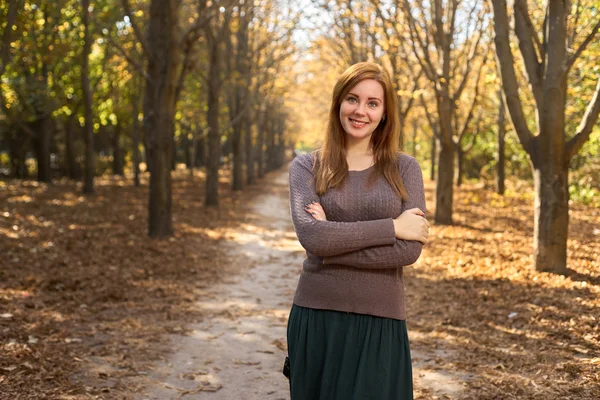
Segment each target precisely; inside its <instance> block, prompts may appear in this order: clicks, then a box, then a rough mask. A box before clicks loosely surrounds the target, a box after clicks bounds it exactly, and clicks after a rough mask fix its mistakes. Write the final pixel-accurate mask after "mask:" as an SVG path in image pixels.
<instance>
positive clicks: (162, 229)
mask: <svg viewBox="0 0 600 400" xmlns="http://www.w3.org/2000/svg"><path fill="white" fill-rule="evenodd" d="M122 3H123V6H124V8H125V11H126V14H127V16H128V18H129V21H130V23H131V26H132V28H133V30H134V32H135V34H136V36H137V39H138V41H139V42H140V44H141V46H142V49H143V53H144V56H145V58H146V70H145V73H144V77H145V86H146V87H145V91H144V105H143V108H144V133H145V136H146V140H147V146H146V154H147V158H148V161H149V167H150V168H149V169H150V190H149V198H148V234H149V236H150V237H167V236H171V235H172V234H173V221H172V211H171V204H172V194H171V186H172V183H171V157H173V150H172V144H173V140H172V133H173V130H172V125H173V118H174V114H175V110H174V107H175V92H176V85H177V71H178V62H179V59H178V47H179V46H178V43H177V36H176V35H177V27H178V19H177V18H178V9H179V5H180V1H179V0H152V2H151V3H150V10H149V15H150V18H149V20H148V28H147V35H146V37H143V36H142V34H141V32H140V28H139V27H138V25H137V23H136V21H135V19H134V18H133V16H132V13H131V10H130V9H129V3H128V1H127V0H123V1H122Z"/></svg>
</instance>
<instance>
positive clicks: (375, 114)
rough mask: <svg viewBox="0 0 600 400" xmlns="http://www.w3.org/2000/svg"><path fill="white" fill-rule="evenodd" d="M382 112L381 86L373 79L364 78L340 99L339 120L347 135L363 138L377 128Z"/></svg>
mask: <svg viewBox="0 0 600 400" xmlns="http://www.w3.org/2000/svg"><path fill="white" fill-rule="evenodd" d="M384 112H385V104H384V93H383V86H381V84H380V83H379V82H377V81H376V80H375V79H365V80H363V81H361V82H359V83H358V84H357V85H356V86H354V87H353V88H352V89H350V91H349V92H348V94H347V95H346V97H345V98H343V99H342V104H341V106H340V122H341V123H342V128H344V131H345V132H346V134H347V135H349V136H352V137H354V138H356V139H364V138H366V137H370V136H371V134H372V133H373V131H374V130H375V128H377V126H378V125H379V122H381V118H382V117H383V114H384Z"/></svg>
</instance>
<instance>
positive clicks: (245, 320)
mask: <svg viewBox="0 0 600 400" xmlns="http://www.w3.org/2000/svg"><path fill="white" fill-rule="evenodd" d="M264 185H265V189H266V188H268V190H265V192H264V193H263V194H261V195H260V196H257V197H256V198H255V199H254V200H253V201H252V204H250V205H249V206H250V209H251V210H252V212H254V213H255V214H256V216H258V218H254V220H255V221H259V223H257V224H254V225H252V224H247V225H244V224H242V225H240V227H239V228H238V229H239V231H238V232H232V234H231V237H230V238H229V240H228V241H226V243H225V244H224V245H225V246H228V247H229V248H228V249H227V250H228V251H229V252H230V253H231V254H233V256H234V257H233V259H234V260H239V262H243V263H244V265H248V266H250V267H248V268H240V271H241V272H240V273H239V274H238V275H236V276H232V277H230V278H228V279H227V280H225V281H223V282H221V283H219V284H217V285H214V286H212V287H209V288H206V289H204V290H203V293H202V296H201V297H202V300H201V301H199V302H198V303H197V306H198V307H199V308H200V309H201V310H202V313H203V314H204V315H205V316H206V317H205V318H204V320H203V322H201V323H198V324H193V325H190V326H188V328H189V331H188V333H187V334H186V335H173V337H172V339H171V348H172V352H171V354H170V355H168V356H167V361H166V362H163V363H162V365H157V366H156V368H155V369H154V370H153V371H152V372H150V373H149V374H148V376H147V377H148V380H147V381H146V384H145V385H144V386H145V387H144V390H143V392H142V393H141V394H139V395H138V396H137V397H136V399H143V400H146V399H147V400H150V399H153V400H159V399H160V400H166V399H201V400H204V399H210V400H230V399H245V400H259V399H260V400H283V399H286V400H287V399H289V387H288V381H287V379H286V378H285V377H284V376H283V374H282V373H281V369H282V365H283V360H284V358H285V355H286V351H285V346H286V324H287V317H288V314H289V310H290V307H291V305H292V298H293V295H294V290H295V288H296V284H297V281H298V276H299V274H300V271H301V268H302V261H303V259H304V256H305V253H304V250H303V249H302V247H301V246H300V244H299V243H298V241H297V238H296V235H295V232H294V229H293V225H292V223H291V220H290V215H289V205H288V193H289V192H288V172H287V170H285V171H283V170H282V171H278V172H274V173H271V174H269V175H268V176H267V178H266V181H265V182H264ZM409 335H410V331H409ZM411 350H412V356H413V359H414V360H418V361H416V362H415V363H414V364H415V365H414V370H413V376H414V380H415V386H416V387H419V386H421V387H423V388H426V390H427V393H430V394H433V393H435V395H436V396H437V398H445V399H452V398H456V396H458V395H459V394H460V391H461V388H462V385H460V382H459V379H457V378H455V377H453V376H452V375H450V374H449V373H447V372H441V371H440V368H439V365H431V368H429V367H430V365H428V360H431V357H428V356H425V355H424V354H420V353H419V352H418V351H417V350H416V349H411ZM437 353H438V356H440V355H441V356H443V350H440V349H438V350H437ZM430 362H431V363H434V361H433V360H431V361H430ZM438 363H439V357H438ZM417 398H419V397H417ZM420 398H428V397H420ZM432 398H434V397H432Z"/></svg>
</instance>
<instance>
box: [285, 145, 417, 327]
mask: <svg viewBox="0 0 600 400" xmlns="http://www.w3.org/2000/svg"><path fill="white" fill-rule="evenodd" d="M312 164H313V160H312V155H311V154H303V155H301V156H298V157H296V158H294V160H293V161H292V164H291V166H290V172H289V183H290V211H291V216H292V222H293V224H294V229H295V230H296V235H297V236H298V240H299V241H300V244H301V245H302V247H304V249H305V250H306V259H305V260H304V263H303V269H302V273H301V274H300V279H299V282H298V287H297V289H296V295H295V297H294V304H296V305H299V306H302V307H310V308H317V309H327V310H337V311H345V312H353V313H358V314H369V315H375V316H380V317H387V318H393V319H398V320H405V319H406V309H405V304H404V282H403V279H402V275H403V274H402V272H403V268H402V267H404V266H406V265H411V264H413V263H414V262H416V261H417V259H418V258H419V256H420V255H421V250H422V248H423V244H422V243H421V242H417V241H413V240H400V239H396V237H395V233H394V224H393V222H392V219H393V218H396V217H398V216H399V215H400V214H402V213H403V212H404V211H405V210H408V209H411V208H415V207H418V208H420V209H421V210H423V212H426V210H425V194H424V189H423V176H422V173H421V168H420V167H419V164H418V163H417V161H416V160H415V159H414V158H413V157H410V156H408V155H405V154H399V155H398V166H399V168H400V174H401V176H402V179H403V181H404V186H405V187H406V191H407V193H408V200H407V201H403V200H402V199H401V198H400V197H399V196H398V195H397V194H396V192H395V191H394V189H392V187H391V186H390V184H389V183H388V182H387V180H386V179H385V177H384V176H383V175H382V174H380V173H378V171H377V169H376V167H375V166H374V165H373V166H371V167H369V168H367V169H365V170H362V171H348V175H347V177H346V179H345V180H344V183H343V184H342V185H341V186H340V187H337V188H333V189H329V190H328V191H327V192H326V193H324V194H323V195H322V196H318V195H317V193H316V191H315V186H314V177H313V173H312ZM371 173H375V174H378V176H377V179H376V181H375V183H374V184H373V186H371V187H367V178H368V176H369V174H371ZM313 200H316V201H319V202H320V203H321V206H322V207H323V209H324V210H325V214H326V216H327V221H318V220H316V219H314V218H313V217H312V215H310V214H309V213H308V212H306V211H305V210H304V207H305V205H306V204H307V203H310V202H311V201H313Z"/></svg>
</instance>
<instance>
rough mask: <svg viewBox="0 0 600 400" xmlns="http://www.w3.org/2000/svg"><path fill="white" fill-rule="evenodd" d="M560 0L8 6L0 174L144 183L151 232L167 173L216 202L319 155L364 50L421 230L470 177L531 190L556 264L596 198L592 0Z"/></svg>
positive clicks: (1, 19) (598, 163) (541, 234)
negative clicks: (225, 180) (423, 198)
mask: <svg viewBox="0 0 600 400" xmlns="http://www.w3.org/2000/svg"><path fill="white" fill-rule="evenodd" d="M557 4H558V2H550V1H548V2H534V1H526V0H515V1H514V2H509V4H507V2H506V1H504V0H485V1H484V0H447V1H442V0H432V1H429V2H422V1H414V0H301V1H277V0H255V1H248V0H222V1H215V0H121V1H118V2H115V1H112V2H111V1H107V0H53V1H50V0H38V1H33V0H8V1H4V2H2V3H1V4H0V28H1V34H2V39H1V40H2V41H1V43H0V77H1V80H0V168H1V172H2V174H3V176H4V177H5V179H35V180H38V181H40V182H46V183H50V182H53V181H54V182H58V181H60V180H62V179H70V180H77V181H81V190H82V191H83V192H86V193H93V191H94V190H93V189H94V177H97V176H99V175H102V174H114V175H117V176H123V177H125V178H126V179H130V180H131V183H132V184H133V185H136V186H139V185H145V184H148V185H149V187H150V191H149V203H148V204H149V207H148V232H149V234H150V236H153V237H165V236H169V235H171V234H172V233H173V228H172V222H171V219H172V217H171V197H172V195H171V176H172V173H173V170H176V169H187V172H188V174H189V176H190V179H194V177H198V176H200V177H202V178H203V179H204V180H203V185H205V198H204V199H203V201H204V203H205V205H206V206H208V207H217V206H218V204H219V190H218V187H219V176H220V175H219V173H220V171H221V172H222V171H223V170H224V169H227V170H229V171H230V172H231V181H230V184H231V187H232V189H233V190H243V189H244V187H245V186H246V185H253V184H256V183H257V182H259V180H260V178H261V177H263V176H264V174H265V173H266V172H268V171H271V170H274V169H277V168H279V167H280V166H282V165H283V164H284V163H285V162H287V161H289V155H290V154H291V150H292V149H294V148H296V149H298V150H311V149H314V148H315V147H317V146H318V145H319V141H320V140H321V138H322V135H323V131H324V127H325V123H326V118H327V114H328V110H329V103H330V101H331V89H332V87H333V84H334V82H335V80H336V78H337V77H338V76H339V74H340V73H341V72H342V71H343V70H344V69H345V68H346V67H347V66H349V65H351V64H352V63H355V62H359V61H375V62H378V63H381V64H382V65H384V66H385V67H386V68H388V70H389V71H390V72H391V73H392V75H393V78H394V82H395V85H396V89H397V93H398V96H399V100H400V101H399V103H398V110H397V111H398V112H399V113H400V115H401V120H402V125H401V129H402V133H403V135H402V137H403V143H402V145H403V148H404V150H405V151H406V152H407V153H409V154H412V155H414V156H415V157H417V159H418V160H419V161H420V164H421V166H422V168H423V170H424V173H425V176H427V177H430V178H431V179H432V180H435V185H436V196H435V204H431V205H430V208H431V210H430V211H432V210H435V213H430V214H432V215H433V216H434V219H435V222H436V223H438V224H452V223H453V222H454V221H453V202H454V200H453V192H454V191H455V190H462V189H458V188H459V187H461V185H463V184H464V183H474V184H479V185H483V186H487V187H490V188H493V189H494V190H496V191H497V192H498V193H499V194H503V195H512V194H514V193H516V192H521V193H523V192H525V193H527V192H529V193H531V201H532V205H533V206H534V207H535V210H536V212H535V221H534V222H535V223H534V226H535V229H534V230H535V231H534V235H533V236H534V240H533V248H534V255H535V257H534V265H535V268H536V269H538V270H547V271H553V272H559V273H564V272H565V271H566V243H567V232H568V208H569V202H570V201H581V202H585V203H588V204H595V205H596V206H600V196H599V195H598V194H599V193H600V183H599V182H600V129H599V127H598V112H599V109H600V100H599V96H598V92H599V90H600V84H599V83H598V82H599V78H600V67H599V65H600V62H599V61H600V47H599V46H600V41H598V35H597V33H598V30H599V27H600V11H599V6H600V5H599V4H598V2H597V1H596V0H580V1H577V2H571V3H560V4H563V6H560V5H557ZM565 4H566V6H564V5H565ZM561 7H562V8H561Z"/></svg>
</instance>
